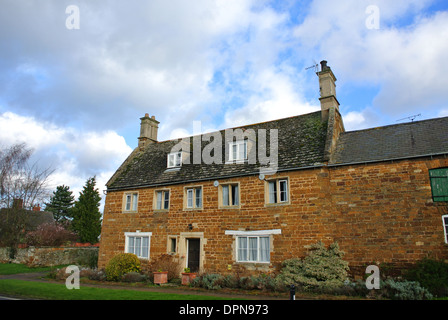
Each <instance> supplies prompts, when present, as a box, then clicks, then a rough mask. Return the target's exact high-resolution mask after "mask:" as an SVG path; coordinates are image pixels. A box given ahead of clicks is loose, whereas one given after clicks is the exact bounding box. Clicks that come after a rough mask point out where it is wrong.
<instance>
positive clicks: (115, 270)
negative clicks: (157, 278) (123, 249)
mask: <svg viewBox="0 0 448 320" xmlns="http://www.w3.org/2000/svg"><path fill="white" fill-rule="evenodd" d="M140 271H141V266H140V260H139V259H138V257H137V256H136V255H135V254H133V253H120V254H117V255H116V256H114V257H113V258H112V259H110V260H109V262H108V263H107V265H106V278H107V280H109V281H120V280H121V278H122V277H123V275H124V274H126V273H129V272H140Z"/></svg>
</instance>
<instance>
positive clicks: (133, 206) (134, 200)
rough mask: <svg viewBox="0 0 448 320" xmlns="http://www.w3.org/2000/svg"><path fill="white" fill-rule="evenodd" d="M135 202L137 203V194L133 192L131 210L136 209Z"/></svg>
mask: <svg viewBox="0 0 448 320" xmlns="http://www.w3.org/2000/svg"><path fill="white" fill-rule="evenodd" d="M137 203H138V194H137V193H134V194H133V195H132V210H133V211H137Z"/></svg>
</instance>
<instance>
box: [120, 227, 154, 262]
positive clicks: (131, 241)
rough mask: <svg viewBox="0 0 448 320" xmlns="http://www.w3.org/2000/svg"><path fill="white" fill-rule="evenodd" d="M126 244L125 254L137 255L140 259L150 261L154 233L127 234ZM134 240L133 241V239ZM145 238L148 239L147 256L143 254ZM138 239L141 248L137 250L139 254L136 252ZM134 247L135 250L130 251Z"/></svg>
mask: <svg viewBox="0 0 448 320" xmlns="http://www.w3.org/2000/svg"><path fill="white" fill-rule="evenodd" d="M124 235H125V244H124V252H125V253H133V254H135V255H136V256H137V257H139V258H140V259H145V260H149V258H150V253H151V236H152V232H139V231H137V232H125V233H124ZM131 238H132V239H131ZM143 238H145V239H146V238H148V248H147V252H146V254H147V256H145V252H143V249H144V248H145V247H144V246H143ZM137 239H140V246H138V247H137V248H139V249H138V250H139V251H138V252H136V251H135V250H136V243H137V241H136V240H137ZM131 245H133V248H132V249H130V246H131Z"/></svg>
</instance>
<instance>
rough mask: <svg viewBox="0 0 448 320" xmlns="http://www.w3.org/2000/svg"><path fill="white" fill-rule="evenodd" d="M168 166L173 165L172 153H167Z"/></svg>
mask: <svg viewBox="0 0 448 320" xmlns="http://www.w3.org/2000/svg"><path fill="white" fill-rule="evenodd" d="M168 167H174V155H173V154H169V155H168Z"/></svg>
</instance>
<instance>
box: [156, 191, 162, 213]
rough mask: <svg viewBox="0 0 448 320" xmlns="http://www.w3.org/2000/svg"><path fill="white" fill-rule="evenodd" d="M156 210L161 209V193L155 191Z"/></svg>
mask: <svg viewBox="0 0 448 320" xmlns="http://www.w3.org/2000/svg"><path fill="white" fill-rule="evenodd" d="M156 208H157V209H162V191H157V204H156Z"/></svg>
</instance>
